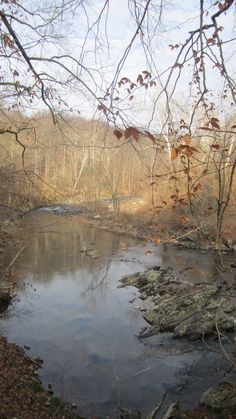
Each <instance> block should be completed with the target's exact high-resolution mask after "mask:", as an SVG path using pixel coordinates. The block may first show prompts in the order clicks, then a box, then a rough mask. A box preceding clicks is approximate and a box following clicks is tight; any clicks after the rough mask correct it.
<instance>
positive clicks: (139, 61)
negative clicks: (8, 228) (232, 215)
mask: <svg viewBox="0 0 236 419" xmlns="http://www.w3.org/2000/svg"><path fill="white" fill-rule="evenodd" d="M116 7H117V4H116V2H114V1H112V0H102V1H101V2H95V1H91V2H90V3H88V2H86V1H85V0H51V1H46V0H43V1H40V2H39V1H38V0H26V1H24V2H22V1H19V2H16V1H15V0H7V1H6V0H0V31H1V33H0V35H1V36H0V56H1V68H0V102H1V107H0V118H1V121H0V123H1V125H0V140H1V144H0V146H1V148H2V150H3V154H2V156H3V157H2V163H1V165H2V167H3V166H4V164H5V163H6V162H7V165H8V166H7V173H8V174H9V177H8V180H6V176H5V177H4V179H5V180H4V184H5V185H6V184H9V185H11V187H12V190H13V189H14V188H15V185H16V184H15V182H16V183H17V185H18V190H19V185H20V183H21V181H20V178H19V177H16V178H17V180H15V181H14V182H13V181H12V176H13V177H14V176H15V175H13V171H14V170H13V166H11V165H15V166H17V170H20V166H19V161H21V169H22V170H23V177H26V178H27V179H28V185H29V186H28V188H29V190H28V193H29V194H33V193H34V192H33V189H32V188H35V187H36V189H37V190H38V193H41V194H42V196H46V195H48V190H49V189H50V190H51V192H52V195H53V194H57V193H59V194H60V193H62V192H60V190H58V185H60V189H62V190H63V189H64V185H66V189H67V191H68V185H70V186H69V191H72V192H73V193H74V194H76V193H80V192H81V191H82V190H83V191H84V192H83V193H84V194H85V193H87V195H90V196H94V197H98V196H100V195H101V194H103V193H104V191H105V190H106V191H107V193H108V191H109V193H110V194H111V195H113V193H115V194H117V193H118V191H119V190H122V191H125V190H127V191H131V190H132V191H133V190H135V189H137V182H140V181H141V182H144V183H143V185H144V184H145V185H147V183H150V184H151V188H152V194H151V189H150V195H151V201H152V207H153V209H154V210H155V212H156V213H159V211H164V210H166V208H167V207H168V208H177V207H181V208H182V209H187V208H188V209H189V211H190V215H191V216H192V217H195V220H198V222H199V223H201V221H200V219H202V216H203V213H204V211H206V208H211V207H212V208H213V209H212V210H211V209H210V210H207V211H210V213H211V211H213V212H214V214H215V219H216V231H217V233H216V243H217V246H218V247H220V243H221V229H222V223H223V218H224V215H225V212H226V210H227V208H228V206H229V203H230V199H231V193H232V189H233V187H234V176H235V133H236V123H235V119H234V118H235V115H234V107H235V104H236V96H235V92H236V89H235V77H234V75H235V67H234V65H235V64H234V53H235V51H234V42H235V37H234V35H233V33H232V31H231V30H230V28H229V26H230V25H229V24H228V22H230V19H232V15H233V12H234V0H224V1H222V2H221V1H214V2H213V1H211V0H199V2H198V4H197V3H196V2H188V5H187V6H186V7H187V12H184V11H183V10H182V11H181V4H179V2H178V1H177V0H176V1H172V4H171V5H170V4H169V2H167V1H165V0H160V1H159V2H156V1H154V0H140V1H139V2H137V1H136V0H122V7H123V9H122V10H123V13H122V15H121V17H120V18H119V16H118V15H117V9H116ZM179 12H181V13H179ZM114 16H116V19H120V20H119V25H118V26H119V29H117V27H116V25H115V20H114ZM182 16H183V17H182ZM185 16H186V19H185ZM188 17H189V19H188ZM127 22H129V31H128V32H126V31H125V29H126V28H127ZM175 22H176V23H175ZM78 23H79V24H78ZM121 37H122V48H120V47H119V48H118V47H117V42H116V41H117V39H120V38H121ZM119 45H120V42H119ZM114 50H115V51H116V54H114V53H113V51H114ZM137 57H138V58H137ZM39 110H40V112H42V110H44V111H45V110H46V111H47V112H49V113H50V115H51V120H52V121H53V124H54V126H53V124H51V122H49V120H48V116H47V117H43V118H42V117H41V116H39V114H37V112H36V111H39ZM83 110H84V115H86V112H89V115H90V116H92V114H93V113H94V115H95V116H96V118H98V117H100V119H101V120H102V121H103V123H104V124H105V123H108V124H109V126H110V127H111V129H112V131H113V134H112V132H111V129H109V128H108V127H106V126H105V125H104V127H103V128H102V129H101V125H99V124H98V125H96V122H94V123H91V129H90V128H89V129H88V125H87V124H85V125H86V128H85V129H84V128H83V125H84V122H83V120H82V119H81V118H80V119H76V118H75V113H76V112H78V111H82V112H83ZM140 110H141V111H140ZM229 121H230V122H229ZM42 122H43V123H42ZM40 125H42V126H40ZM49 133H50V134H49ZM55 138H56V141H55ZM45 147H46V148H45ZM45 150H46V151H45ZM104 150H106V151H104ZM15 152H16V155H17V158H15V157H14V158H12V163H10V161H11V156H13V155H14V156H15V154H14V153H15ZM134 155H135V157H133V156H134ZM55 156H56V158H57V160H55ZM127 156H129V157H127ZM127 160H129V162H130V163H131V164H130V165H129V164H127ZM13 161H14V162H13ZM58 162H60V171H59V169H58ZM121 164H122V165H121ZM69 167H70V169H69ZM98 170H100V172H101V173H102V176H97V173H98ZM10 173H11V175H10ZM207 177H208V178H209V179H211V180H209V181H208V182H206V178H207ZM87 178H89V180H90V182H89V185H88V182H87V183H86V182H85V179H87ZM59 179H60V181H59ZM137 179H139V181H137ZM140 179H141V180H140ZM164 180H165V183H166V185H167V187H166V189H165V193H164V194H163V193H162V191H161V189H162V188H163V181H164ZM6 182H7V183H6ZM12 182H13V183H14V188H13V183H12ZM206 184H207V185H208V186H207V187H208V191H211V193H212V196H211V198H212V199H211V201H212V202H213V201H214V202H213V204H212V202H211V203H210V204H209V205H208V204H203V200H202V197H203V194H204V188H205V185H206ZM213 184H214V188H213V189H214V191H213V192H212V185H213ZM91 185H93V186H91ZM134 185H136V186H134ZM11 187H9V188H8V189H9V190H11ZM24 187H25V186H24ZM141 189H142V188H141ZM144 189H145V188H143V190H144ZM53 191H54V192H53ZM101 191H102V192H101ZM12 193H13V192H12ZM62 195H63V193H62ZM214 203H215V205H214ZM200 209H201V211H202V213H201V211H200Z"/></svg>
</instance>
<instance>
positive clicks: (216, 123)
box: [211, 120, 220, 129]
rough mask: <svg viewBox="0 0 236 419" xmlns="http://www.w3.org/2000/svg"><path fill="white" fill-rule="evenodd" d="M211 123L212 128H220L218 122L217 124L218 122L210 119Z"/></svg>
mask: <svg viewBox="0 0 236 419" xmlns="http://www.w3.org/2000/svg"><path fill="white" fill-rule="evenodd" d="M211 125H212V126H213V127H214V128H217V129H220V125H219V124H218V122H216V121H212V120H211Z"/></svg>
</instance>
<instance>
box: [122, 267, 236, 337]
mask: <svg viewBox="0 0 236 419" xmlns="http://www.w3.org/2000/svg"><path fill="white" fill-rule="evenodd" d="M121 282H122V285H120V286H121V287H124V286H130V285H132V286H135V287H137V288H138V289H139V291H140V298H141V299H142V300H145V299H146V298H147V297H152V300H153V302H154V307H153V308H152V309H151V310H146V311H145V313H144V314H143V317H144V319H145V320H146V321H147V322H148V323H149V324H150V325H151V326H150V327H149V329H148V330H146V331H145V332H144V333H141V334H140V335H139V337H147V336H150V335H152V334H155V333H158V332H173V333H174V336H175V337H179V338H180V337H187V338H189V339H201V338H202V337H203V336H206V335H212V334H214V333H216V325H217V326H218V328H219V329H220V330H221V331H222V332H223V331H230V330H233V328H234V319H235V318H236V306H235V304H233V303H232V302H231V301H230V291H226V290H224V289H223V288H222V284H217V283H212V284H205V283H202V282H201V281H199V283H198V285H194V284H191V283H186V280H185V281H184V282H183V281H181V280H180V279H178V278H176V277H174V275H173V274H172V271H171V270H170V269H161V268H160V267H154V268H152V269H149V270H147V271H145V272H144V273H140V272H137V273H135V274H132V275H129V276H125V277H123V278H122V279H121Z"/></svg>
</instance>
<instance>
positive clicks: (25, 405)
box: [0, 336, 79, 419]
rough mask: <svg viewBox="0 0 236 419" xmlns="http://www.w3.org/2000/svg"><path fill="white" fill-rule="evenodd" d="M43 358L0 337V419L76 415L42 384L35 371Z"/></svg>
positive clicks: (74, 416)
mask: <svg viewBox="0 0 236 419" xmlns="http://www.w3.org/2000/svg"><path fill="white" fill-rule="evenodd" d="M41 364H42V361H41V360H40V359H31V358H29V357H28V356H27V355H26V353H25V351H24V350H23V349H21V348H19V347H18V346H17V345H15V344H13V343H9V342H7V340H6V339H5V338H4V337H1V336H0V371H1V373H0V418H1V419H10V418H11V419H13V418H15V419H16V418H17V419H39V418H44V419H51V418H52V419H54V418H61V419H62V418H65V419H66V418H79V416H76V414H75V413H73V411H72V408H71V407H70V406H67V405H66V404H65V403H64V402H63V401H62V400H60V399H58V398H54V397H53V396H52V393H53V392H52V390H51V389H48V391H47V390H45V389H43V387H42V386H41V382H40V380H39V378H38V375H37V371H38V369H39V368H40V366H41Z"/></svg>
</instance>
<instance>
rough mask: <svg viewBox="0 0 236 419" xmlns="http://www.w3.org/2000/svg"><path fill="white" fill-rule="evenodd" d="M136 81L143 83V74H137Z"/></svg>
mask: <svg viewBox="0 0 236 419" xmlns="http://www.w3.org/2000/svg"><path fill="white" fill-rule="evenodd" d="M137 83H139V84H143V76H142V74H139V75H138V77H137Z"/></svg>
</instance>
